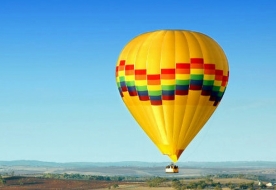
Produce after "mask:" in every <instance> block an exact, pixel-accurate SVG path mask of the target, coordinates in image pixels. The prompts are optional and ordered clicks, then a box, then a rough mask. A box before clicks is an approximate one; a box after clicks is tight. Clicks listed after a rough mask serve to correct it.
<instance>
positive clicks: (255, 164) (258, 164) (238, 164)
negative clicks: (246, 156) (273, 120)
mask: <svg viewBox="0 0 276 190" xmlns="http://www.w3.org/2000/svg"><path fill="white" fill-rule="evenodd" d="M168 164H169V163H168V162H139V161H122V162H67V163H58V162H44V161H37V160H14V161H0V166H32V167H65V168H68V167H70V168H76V167H78V168H82V167H112V166H113V167H164V166H166V165H168ZM177 165H178V166H181V167H186V168H276V162H272V161H271V162H270V161H231V162H230V161H229V162H178V163H177Z"/></svg>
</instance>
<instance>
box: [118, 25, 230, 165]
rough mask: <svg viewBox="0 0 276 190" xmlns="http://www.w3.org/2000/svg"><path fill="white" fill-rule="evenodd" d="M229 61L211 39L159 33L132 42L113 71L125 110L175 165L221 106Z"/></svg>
mask: <svg viewBox="0 0 276 190" xmlns="http://www.w3.org/2000/svg"><path fill="white" fill-rule="evenodd" d="M228 78H229V67H228V62H227V58H226V56H225V54H224V52H223V50H222V48H221V47H220V46H219V45H218V44H217V43H216V42H215V41H214V40H213V39H212V38H210V37H208V36H206V35H204V34H202V33H198V32H194V31H187V30H158V31H153V32H148V33H144V34H141V35H139V36H137V37H135V38H134V39H132V40H131V41H130V42H129V43H128V44H127V45H126V46H125V47H124V48H123V50H122V52H121V54H120V56H119V58H118V61H117V65H116V82H117V86H118V89H119V92H120V95H121V97H122V100H123V101H124V103H125V105H126V107H127V108H128V110H129V111H130V113H131V114H132V116H133V117H134V118H135V119H136V121H137V122H138V124H139V125H140V126H141V128H142V129H143V130H144V132H145V133H146V134H147V135H148V137H149V138H150V139H151V140H152V142H153V143H154V144H155V145H156V146H157V147H158V149H159V150H160V151H161V152H162V153H163V154H166V155H168V156H169V157H170V158H171V160H172V161H173V162H176V161H177V160H178V159H179V157H180V155H181V154H182V152H183V151H184V150H185V148H186V147H187V146H188V145H189V143H190V142H191V141H192V140H193V138H194V137H195V136H196V135H197V133H198V132H199V131H200V130H201V128H202V127H203V126H204V124H205V123H206V122H207V120H208V119H209V118H210V117H211V115H212V114H213V112H214V111H215V109H216V108H217V106H218V105H219V103H220V101H221V99H222V97H223V94H224V92H225V90H226V86H227V83H228Z"/></svg>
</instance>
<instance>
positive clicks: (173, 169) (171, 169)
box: [165, 163, 179, 173]
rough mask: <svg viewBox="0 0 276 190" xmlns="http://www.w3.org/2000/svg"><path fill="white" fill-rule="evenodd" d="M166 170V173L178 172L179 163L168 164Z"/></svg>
mask: <svg viewBox="0 0 276 190" xmlns="http://www.w3.org/2000/svg"><path fill="white" fill-rule="evenodd" d="M165 172H166V173H178V172H179V169H178V166H177V165H174V164H173V163H172V164H170V165H167V166H166V169H165Z"/></svg>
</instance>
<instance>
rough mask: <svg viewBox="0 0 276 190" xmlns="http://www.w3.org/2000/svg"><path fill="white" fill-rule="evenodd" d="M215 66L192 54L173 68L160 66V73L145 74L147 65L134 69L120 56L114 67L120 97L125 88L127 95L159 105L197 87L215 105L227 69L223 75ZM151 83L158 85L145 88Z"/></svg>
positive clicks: (221, 89)
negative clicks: (167, 83)
mask: <svg viewBox="0 0 276 190" xmlns="http://www.w3.org/2000/svg"><path fill="white" fill-rule="evenodd" d="M215 67H216V66H215V64H212V63H204V59H203V58H191V59H190V63H176V64H175V68H161V69H160V73H156V74H147V69H135V66H134V64H129V63H126V61H125V60H120V62H119V65H118V66H117V67H116V78H117V86H118V89H119V92H120V95H121V97H123V96H124V95H123V92H128V93H129V96H138V97H139V100H141V101H150V103H151V105H162V101H163V100H174V99H175V96H186V95H188V94H189V91H190V90H196V91H199V90H200V91H201V95H202V96H210V98H209V100H210V101H212V102H214V103H213V105H214V106H217V105H218V103H219V102H220V101H221V99H222V97H223V94H224V92H225V90H226V86H227V83H228V78H229V72H228V73H227V75H224V74H223V70H218V69H216V68H215ZM169 80H171V81H174V82H173V85H165V84H166V82H165V81H169ZM138 81H139V84H136V83H137V82H138ZM170 84H171V83H170ZM150 85H155V86H160V88H159V89H158V90H148V87H149V86H150Z"/></svg>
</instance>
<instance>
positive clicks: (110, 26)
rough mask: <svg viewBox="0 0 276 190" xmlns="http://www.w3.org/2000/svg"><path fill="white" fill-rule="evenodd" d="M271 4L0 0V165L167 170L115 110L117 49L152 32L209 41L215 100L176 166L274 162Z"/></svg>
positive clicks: (119, 108)
mask: <svg viewBox="0 0 276 190" xmlns="http://www.w3.org/2000/svg"><path fill="white" fill-rule="evenodd" d="M275 10H276V2H275V1H273V0H264V1H262V2H260V1H257V0H252V1H250V3H249V2H248V1H233V0H232V1H218V0H215V1H212V3H210V2H208V1H204V0H201V1H169V0H163V1H160V0H159V1H158V0H151V1H147V0H139V1H138V0H133V1H123V0H117V1H112V0H101V1H92V0H91V1H89V0H80V1H70V0H67V1H62V0H48V1H37V0H33V1H31V0H26V1H19V0H18V1H15V0H2V1H1V2H0V131H1V132H0V145H1V153H0V160H18V159H24V160H41V161H54V162H81V161H86V162H107V161H150V162H161V161H165V162H166V161H168V162H170V160H169V158H168V157H167V156H163V155H162V154H161V153H160V152H159V150H157V148H156V147H155V146H154V145H153V143H152V142H151V141H150V140H149V139H148V137H147V136H146V135H145V134H144V133H143V131H142V130H141V129H140V128H139V126H138V125H137V124H136V122H135V121H134V119H133V118H132V117H131V115H130V114H129V113H128V111H127V109H126V108H125V106H124V104H123V102H122V101H121V98H120V96H119V93H118V91H117V87H116V83H115V76H114V72H115V65H116V61H117V58H118V56H119V54H120V51H121V50H122V48H123V47H124V45H126V43H127V42H128V41H129V40H131V39H132V38H133V37H135V36H137V35H139V34H141V33H144V32H147V31H152V30H157V29H187V30H194V31H198V32H202V33H205V34H207V35H208V36H210V37H212V38H214V39H215V40H216V41H217V42H218V43H219V44H220V45H221V46H222V48H223V49H224V51H225V53H226V55H227V57H228V61H229V64H230V81H229V85H228V88H227V90H226V93H225V96H224V98H223V100H222V102H221V104H220V106H219V107H218V109H217V110H216V112H215V113H214V115H213V117H212V118H211V119H210V120H209V122H208V123H207V124H206V125H205V127H204V128H203V129H202V131H201V132H200V133H199V134H198V136H197V137H196V138H195V139H194V140H193V141H192V143H191V144H190V145H189V147H188V148H187V149H186V151H185V152H184V153H183V154H182V156H181V158H180V160H179V161H180V162H185V161H255V160H262V161H276V147H275V146H276V145H275V144H276V138H275V134H276V117H275V115H276V85H275V84H274V81H276V74H275V71H276V64H275V60H276V52H275V50H276V48H275V44H276V23H275V19H276V11H275Z"/></svg>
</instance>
